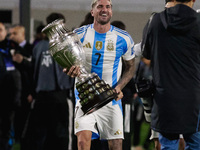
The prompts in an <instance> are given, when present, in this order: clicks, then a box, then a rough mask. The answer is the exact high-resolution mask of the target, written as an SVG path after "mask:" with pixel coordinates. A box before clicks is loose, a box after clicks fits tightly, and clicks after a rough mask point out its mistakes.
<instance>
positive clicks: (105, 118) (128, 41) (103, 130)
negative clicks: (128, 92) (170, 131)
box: [43, 0, 135, 150]
mask: <svg viewBox="0 0 200 150" xmlns="http://www.w3.org/2000/svg"><path fill="white" fill-rule="evenodd" d="M91 7H92V8H91V14H92V16H93V17H94V23H93V24H89V25H85V26H82V27H80V28H78V29H75V30H74V32H70V31H69V30H67V29H66V28H65V27H64V25H63V23H62V20H57V21H54V22H52V23H51V24H49V25H48V26H47V27H45V28H44V29H43V32H44V33H45V34H47V36H48V37H49V39H50V52H51V55H52V56H53V57H54V59H55V60H56V61H57V62H58V63H59V64H60V65H61V66H62V67H63V68H64V69H63V72H65V73H66V74H67V75H69V76H71V77H76V89H75V97H76V108H75V123H74V126H75V134H76V135H77V137H78V149H79V150H89V149H90V146H91V138H92V133H96V134H99V136H100V139H106V140H108V145H109V149H111V150H121V149H122V139H123V138H124V136H123V116H122V105H121V98H122V97H123V93H122V91H121V90H122V89H123V88H124V86H125V85H126V84H127V83H128V82H129V80H130V79H131V78H132V77H133V75H134V57H135V53H134V49H133V48H134V42H133V40H132V38H131V36H130V35H129V34H128V33H127V32H126V31H124V30H121V29H119V28H116V27H114V26H112V25H111V24H110V19H111V17H112V1H111V0H92V3H91ZM81 43H82V44H81ZM83 56H85V58H82V57H83ZM122 57H123V59H124V60H125V64H126V69H125V71H124V72H123V76H122V77H121V71H122ZM113 88H114V89H113ZM99 108H100V109H99Z"/></svg>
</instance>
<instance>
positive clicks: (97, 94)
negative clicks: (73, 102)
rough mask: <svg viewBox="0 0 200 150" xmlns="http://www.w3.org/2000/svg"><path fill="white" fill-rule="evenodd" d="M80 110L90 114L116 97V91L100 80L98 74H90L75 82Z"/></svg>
mask: <svg viewBox="0 0 200 150" xmlns="http://www.w3.org/2000/svg"><path fill="white" fill-rule="evenodd" d="M76 88H77V90H78V92H79V95H78V96H79V98H80V103H81V106H82V108H81V109H82V111H83V112H84V115H85V114H90V113H92V112H94V111H96V110H97V109H99V108H101V107H103V106H105V105H106V104H107V103H109V102H110V101H112V100H113V99H115V98H116V97H117V93H116V92H114V90H113V89H112V88H111V87H110V85H109V84H106V83H105V82H104V80H101V79H100V78H99V76H98V75H96V74H92V75H91V76H90V77H88V78H87V79H86V80H84V81H81V82H77V84H76Z"/></svg>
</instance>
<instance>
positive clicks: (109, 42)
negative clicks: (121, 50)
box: [106, 40, 114, 51]
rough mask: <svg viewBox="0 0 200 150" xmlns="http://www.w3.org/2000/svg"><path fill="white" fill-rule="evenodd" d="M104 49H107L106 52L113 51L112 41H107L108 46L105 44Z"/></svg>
mask: <svg viewBox="0 0 200 150" xmlns="http://www.w3.org/2000/svg"><path fill="white" fill-rule="evenodd" d="M106 49H107V50H108V51H114V42H113V41H112V40H109V41H108V44H107V47H106Z"/></svg>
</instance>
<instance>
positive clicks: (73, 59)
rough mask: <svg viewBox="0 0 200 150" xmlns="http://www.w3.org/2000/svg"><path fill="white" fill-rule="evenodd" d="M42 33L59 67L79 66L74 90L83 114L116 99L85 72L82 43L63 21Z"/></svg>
mask: <svg viewBox="0 0 200 150" xmlns="http://www.w3.org/2000/svg"><path fill="white" fill-rule="evenodd" d="M42 32H43V33H45V34H46V35H47V37H48V38H49V45H50V53H51V55H52V56H53V58H54V60H55V61H56V62H57V63H58V64H59V65H60V66H62V67H63V68H67V69H70V68H71V66H73V65H75V66H80V72H81V74H80V76H79V77H77V78H78V82H77V83H76V88H77V90H78V92H79V95H78V96H79V98H80V103H81V105H82V110H83V112H84V114H89V113H92V112H94V111H95V110H97V109H99V108H101V107H103V106H104V105H106V104H107V103H109V102H110V101H112V100H113V99H115V98H116V97H117V93H116V92H114V90H113V89H112V88H111V87H110V85H109V84H106V83H105V81H104V80H101V79H100V78H99V76H98V75H97V74H96V73H88V72H87V71H86V69H85V67H84V66H85V62H86V61H85V53H84V50H83V47H82V43H81V42H80V40H79V38H78V35H77V34H76V33H73V32H71V31H69V30H68V29H67V28H66V27H65V25H64V23H63V20H55V21H54V22H52V23H50V24H48V25H47V26H46V27H45V28H44V29H43V30H42Z"/></svg>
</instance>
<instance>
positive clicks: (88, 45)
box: [83, 42, 92, 48]
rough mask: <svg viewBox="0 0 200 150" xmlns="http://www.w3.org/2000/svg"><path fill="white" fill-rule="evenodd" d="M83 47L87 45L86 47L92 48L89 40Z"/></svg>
mask: <svg viewBox="0 0 200 150" xmlns="http://www.w3.org/2000/svg"><path fill="white" fill-rule="evenodd" d="M83 47H84V48H85V47H86V48H92V47H91V45H90V43H89V42H88V43H87V44H85V45H84V46H83Z"/></svg>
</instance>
